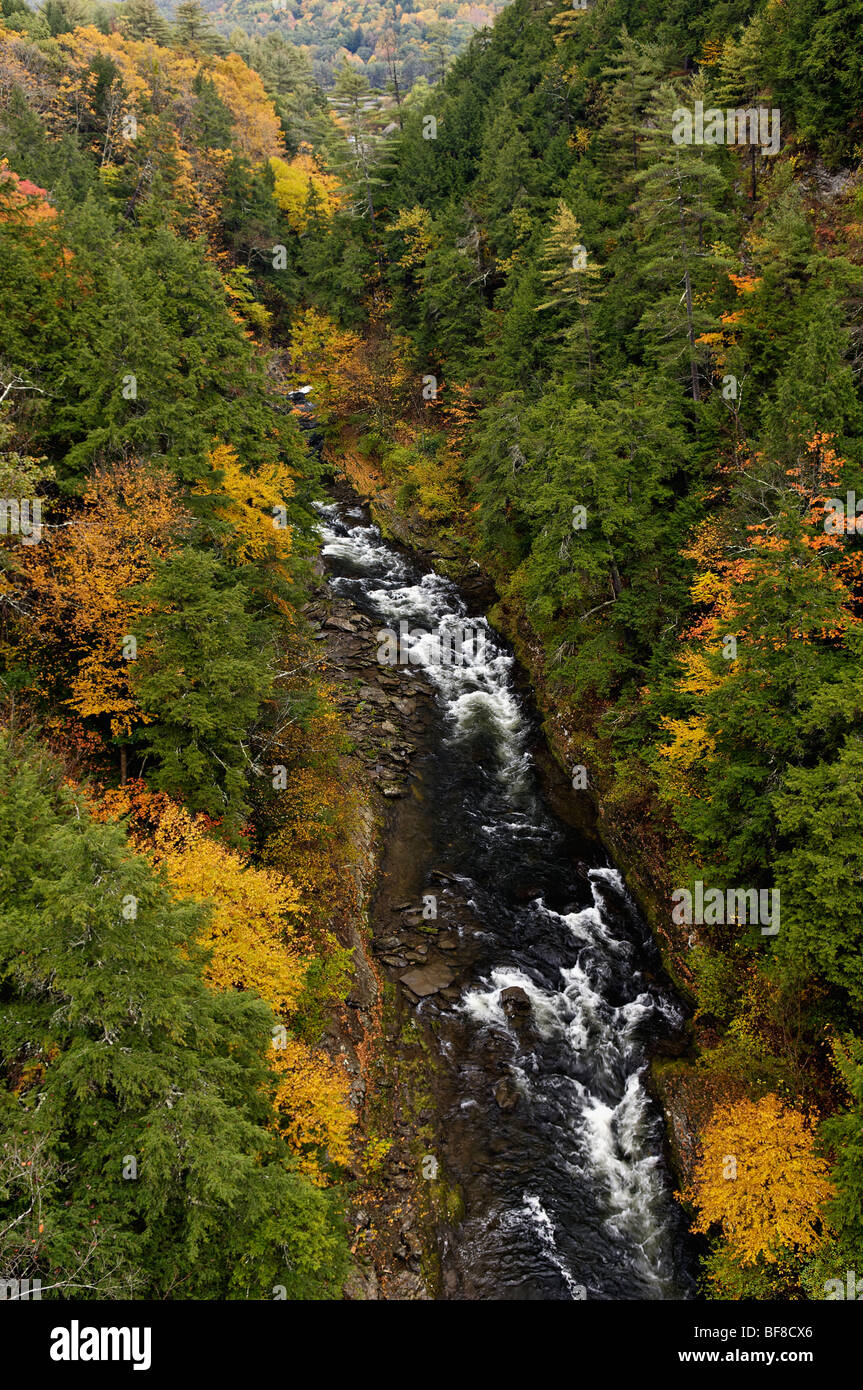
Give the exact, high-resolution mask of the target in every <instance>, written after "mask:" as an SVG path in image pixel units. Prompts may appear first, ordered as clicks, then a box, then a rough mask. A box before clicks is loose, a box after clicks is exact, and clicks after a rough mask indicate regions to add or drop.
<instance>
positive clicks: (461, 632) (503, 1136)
mask: <svg viewBox="0 0 863 1390" xmlns="http://www.w3.org/2000/svg"><path fill="white" fill-rule="evenodd" d="M320 516H321V536H322V554H323V559H324V563H325V565H326V568H327V571H328V577H329V582H330V584H331V586H332V588H333V590H334V591H335V593H336V594H338V595H341V596H343V597H345V598H349V599H350V600H351V601H352V602H353V603H355V604H356V605H357V607H358V608H360V609H361V610H362V611H363V612H365V613H366V614H368V615H369V616H370V617H371V618H372V619H373V620H374V621H375V622H376V623H378V624H380V627H381V629H382V630H383V629H387V630H389V631H391V632H392V633H393V638H392V639H388V640H389V650H390V651H394V652H397V659H399V660H401V662H402V663H404V662H406V661H408V660H409V661H410V664H411V666H412V669H414V670H416V669H418V668H420V667H421V668H422V670H423V671H424V672H425V675H426V677H427V678H428V680H429V681H430V682H431V685H432V687H433V689H434V692H435V695H436V700H435V710H434V713H433V716H432V723H431V729H430V733H429V747H428V750H427V752H426V754H425V755H424V756H423V757H422V758H421V759H420V760H419V763H418V765H417V767H416V769H415V774H414V779H415V780H414V782H413V797H414V801H415V804H416V826H417V829H416V832H415V843H414V845H413V846H412V848H411V855H412V857H413V859H414V860H415V867H416V883H417V884H418V885H419V892H418V894H417V898H416V905H417V906H418V907H419V906H420V902H421V897H420V893H421V892H422V891H436V893H437V895H438V902H439V909H438V910H439V912H440V913H441V914H442V915H444V917H445V918H446V920H447V922H448V923H451V924H452V930H453V931H454V932H456V933H457V935H458V950H457V951H456V953H455V956H454V958H453V962H454V966H455V968H456V971H457V978H456V984H455V987H454V988H450V989H448V990H445V991H443V993H439V994H436V995H434V996H431V997H429V998H426V999H423V1000H422V1001H421V1002H419V1003H417V1002H416V1001H413V1003H412V1008H413V1010H414V1012H415V1015H416V1016H417V1018H418V1020H419V1021H420V1022H421V1024H422V1026H424V1027H425V1028H426V1030H427V1032H428V1036H429V1037H430V1038H431V1039H432V1042H433V1046H434V1048H435V1049H436V1055H435V1059H434V1065H435V1072H436V1076H437V1084H436V1087H435V1098H436V1110H437V1116H436V1125H437V1130H438V1134H439V1142H438V1144H437V1150H438V1153H437V1155H432V1157H435V1161H437V1160H438V1159H439V1161H440V1163H441V1164H442V1167H443V1171H444V1173H445V1175H446V1178H447V1181H448V1182H449V1183H451V1184H457V1185H458V1186H459V1188H460V1189H461V1193H462V1195H463V1199H464V1215H463V1218H462V1219H460V1220H458V1221H455V1220H454V1221H453V1222H452V1223H447V1224H444V1225H442V1226H441V1227H440V1228H439V1230H438V1247H439V1256H440V1266H441V1274H442V1290H441V1293H442V1297H444V1298H452V1299H471V1300H473V1299H513V1300H570V1299H584V1298H586V1299H615V1300H617V1299H620V1300H637V1299H651V1300H655V1299H682V1298H690V1297H692V1296H693V1293H694V1284H693V1277H692V1267H693V1262H692V1257H691V1251H690V1250H689V1247H688V1242H687V1238H686V1236H685V1234H684V1221H683V1219H682V1214H681V1212H680V1210H679V1208H678V1206H677V1205H676V1203H675V1202H674V1200H673V1198H672V1195H671V1185H670V1176H669V1172H668V1168H667V1165H666V1162H665V1158H664V1154H663V1131H662V1123H661V1115H660V1113H659V1111H658V1109H657V1107H656V1105H655V1104H654V1102H653V1100H652V1099H651V1097H650V1095H649V1092H648V1090H647V1088H646V1084H645V1083H646V1069H647V1061H648V1057H649V1055H650V1053H651V1051H652V1050H655V1049H656V1048H657V1047H658V1046H660V1045H661V1043H662V1041H663V1040H668V1039H671V1038H674V1037H676V1036H679V1034H680V1030H681V1028H682V1025H683V1020H684V1015H683V1010H682V1007H681V1005H680V1003H679V1001H678V1000H677V999H676V998H675V995H674V993H673V990H672V989H671V987H670V985H669V983H668V981H667V979H666V978H665V977H664V975H663V972H662V968H661V963H660V960H659V957H658V952H657V951H656V948H655V946H654V944H653V942H652V940H651V938H650V935H649V932H648V930H647V928H646V926H645V924H644V922H643V920H642V918H641V916H640V914H639V912H638V910H637V908H636V906H635V904H634V903H633V901H632V900H631V899H630V897H629V895H628V893H627V891H626V888H625V886H624V883H623V880H622V878H621V875H620V873H619V872H618V871H617V869H616V868H615V867H614V866H613V865H612V864H610V863H609V862H608V861H607V858H606V857H605V856H604V854H603V851H602V849H601V847H600V846H599V845H598V843H597V842H596V841H595V840H594V839H593V838H591V837H589V836H588V835H586V834H584V833H583V832H580V831H578V830H577V829H575V828H574V827H573V825H571V824H568V823H567V822H566V821H565V820H564V819H562V818H561V817H560V816H559V815H558V814H556V813H555V810H553V809H552V806H551V805H550V800H549V797H548V795H547V792H546V789H545V788H544V781H545V779H544V778H543V777H542V776H541V775H540V770H539V768H538V766H537V759H536V751H537V749H538V748H539V747H540V746H541V738H540V735H539V731H538V728H537V722H536V719H535V716H534V715H533V713H532V712H531V710H530V709H529V708H528V705H527V702H526V700H525V698H524V697H523V695H522V694H521V692H520V689H519V683H518V680H517V674H518V673H517V670H516V665H515V661H514V657H513V655H512V653H511V651H510V650H509V649H508V647H507V646H506V644H505V643H504V642H503V641H502V640H501V639H500V638H499V636H498V635H497V634H496V633H495V632H494V630H493V629H491V628H490V627H489V625H488V623H487V622H486V620H485V618H484V617H482V616H479V617H474V616H471V615H470V614H469V612H468V608H467V605H466V603H465V601H464V599H463V598H462V596H461V595H460V593H459V590H458V589H457V588H456V586H455V585H454V584H453V583H452V582H451V581H450V580H448V579H446V578H444V577H443V576H441V575H440V574H437V573H434V572H433V571H432V572H429V571H428V570H427V569H426V568H425V567H424V566H423V564H422V563H421V562H420V561H419V560H417V559H415V558H414V557H412V556H411V555H410V554H408V553H406V552H405V551H403V550H402V549H401V548H400V547H398V546H396V545H394V544H390V543H389V542H387V541H385V540H384V539H383V538H382V536H381V534H380V532H379V530H378V528H377V527H376V526H375V525H373V524H372V522H371V521H370V519H369V517H368V515H367V513H366V512H365V510H364V509H363V508H362V507H359V506H357V505H355V504H352V503H351V502H349V501H348V502H334V503H331V504H329V505H327V506H323V507H321V508H320ZM400 624H406V627H403V628H402V629H401V630H400V626H399V625H400ZM399 636H400V638H401V641H400V651H399V650H398V645H397V642H396V638H397V637H399ZM381 642H382V647H383V646H385V644H386V642H385V639H384V638H382V639H381ZM442 656H443V658H444V660H442V659H441V658H442ZM453 657H455V659H453ZM446 658H449V659H446ZM433 866H434V867H433ZM435 871H436V872H435ZM429 881H431V884H432V886H431V887H430V886H429ZM434 884H436V885H437V888H436V890H435V889H434ZM514 988H516V989H517V990H520V991H523V994H519V993H517V992H516V993H515V994H512V993H511V994H506V993H504V992H505V991H507V990H510V991H512V990H513V989H514ZM528 1002H529V1010H528ZM502 1080H504V1081H505V1087H504V1091H503V1093H502V1098H503V1100H504V1102H505V1104H504V1107H503V1108H502V1107H501V1105H500V1103H499V1098H500V1097H501V1092H500V1091H499V1090H498V1096H499V1098H498V1099H496V1096H495V1091H496V1088H499V1084H500V1082H501V1081H502Z"/></svg>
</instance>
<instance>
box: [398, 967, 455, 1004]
mask: <svg viewBox="0 0 863 1390" xmlns="http://www.w3.org/2000/svg"><path fill="white" fill-rule="evenodd" d="M399 979H400V980H401V982H402V984H403V985H406V986H407V988H408V989H409V990H411V991H412V993H414V994H416V995H418V996H419V998H420V999H425V998H427V997H428V995H430V994H437V992H438V990H439V989H446V987H447V985H451V984H452V982H453V980H454V979H455V973H454V972H453V971H452V970H450V968H449V966H448V965H423V966H422V967H421V968H420V969H419V970H408V971H407V972H406V974H404V975H400V976H399Z"/></svg>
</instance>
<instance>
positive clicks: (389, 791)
mask: <svg viewBox="0 0 863 1390" xmlns="http://www.w3.org/2000/svg"><path fill="white" fill-rule="evenodd" d="M381 791H382V792H383V794H384V796H389V797H395V796H404V791H403V790H402V788H401V787H394V786H393V785H392V783H390V784H389V785H388V786H385V787H381Z"/></svg>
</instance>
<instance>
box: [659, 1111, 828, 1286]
mask: <svg viewBox="0 0 863 1390" xmlns="http://www.w3.org/2000/svg"><path fill="white" fill-rule="evenodd" d="M827 1172H828V1169H827V1164H826V1163H825V1161H824V1159H822V1158H819V1157H818V1156H817V1155H816V1153H815V1147H814V1137H813V1134H812V1131H811V1129H810V1127H809V1125H808V1124H807V1122H806V1120H805V1118H804V1116H803V1115H801V1114H800V1112H799V1111H797V1110H791V1109H788V1108H787V1107H786V1106H785V1105H783V1104H782V1102H781V1101H780V1100H779V1098H778V1096H775V1095H767V1096H764V1097H763V1099H761V1100H759V1101H751V1100H740V1101H736V1102H734V1103H733V1104H731V1105H723V1106H719V1107H717V1109H716V1111H715V1112H714V1114H713V1117H712V1119H711V1120H710V1122H709V1124H708V1125H707V1127H706V1129H705V1130H704V1131H703V1133H702V1135H701V1157H700V1158H699V1160H698V1162H697V1164H696V1166H695V1171H694V1175H693V1180H692V1186H691V1187H690V1188H689V1189H688V1190H687V1191H686V1192H685V1193H684V1194H683V1200H684V1201H687V1202H691V1203H692V1204H693V1205H694V1206H695V1207H696V1208H697V1213H698V1214H697V1217H696V1220H695V1222H694V1223H693V1227H692V1229H693V1230H694V1231H700V1232H702V1233H705V1234H706V1233H707V1232H708V1231H709V1230H710V1229H711V1227H713V1226H717V1225H718V1226H720V1227H721V1229H722V1234H723V1236H724V1237H725V1239H726V1241H727V1242H728V1244H729V1246H730V1247H731V1250H732V1251H733V1254H734V1256H735V1258H736V1259H737V1260H738V1262H739V1263H740V1264H741V1265H744V1266H746V1265H752V1264H755V1263H756V1262H757V1261H759V1260H763V1261H766V1262H767V1263H768V1264H773V1263H775V1262H776V1261H777V1260H778V1259H779V1258H780V1256H781V1254H782V1253H783V1252H785V1251H787V1250H788V1249H789V1248H790V1249H792V1250H796V1251H799V1252H802V1253H807V1252H809V1251H813V1250H815V1249H816V1248H817V1247H818V1245H819V1244H820V1243H821V1241H822V1240H823V1239H824V1234H825V1227H826V1220H825V1215H824V1208H825V1205H826V1203H827V1202H828V1201H829V1199H830V1198H831V1197H832V1195H833V1192H834V1188H833V1186H832V1184H831V1183H830V1182H829V1181H828V1177H827Z"/></svg>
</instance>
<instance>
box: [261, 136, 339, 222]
mask: <svg viewBox="0 0 863 1390" xmlns="http://www.w3.org/2000/svg"><path fill="white" fill-rule="evenodd" d="M270 168H271V169H272V171H273V177H274V178H275V181H276V186H275V188H274V190H273V197H274V198H275V200H276V203H277V204H278V206H279V207H280V208H281V210H282V212H283V213H284V214H285V216H286V218H287V222H288V226H289V227H290V228H291V230H292V231H294V232H304V231H305V230H306V227H307V226H308V221H309V209H308V202H309V194H310V193H313V194H315V195H316V196H317V201H318V208H319V210H320V212H321V214H322V216H324V217H327V218H329V217H332V215H333V212H334V211H335V208H336V205H337V201H338V200H337V196H336V189H337V188H338V180H337V179H335V178H334V177H333V176H332V175H331V174H324V173H322V172H321V170H320V169H319V168H318V166H317V164H316V163H315V161H314V159H313V158H312V157H311V155H308V154H304V153H303V152H302V151H301V152H300V153H299V154H297V155H295V156H294V158H293V159H292V160H291V161H290V162H288V161H287V160H285V159H279V158H278V156H277V155H273V156H272V158H271V159H270Z"/></svg>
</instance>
